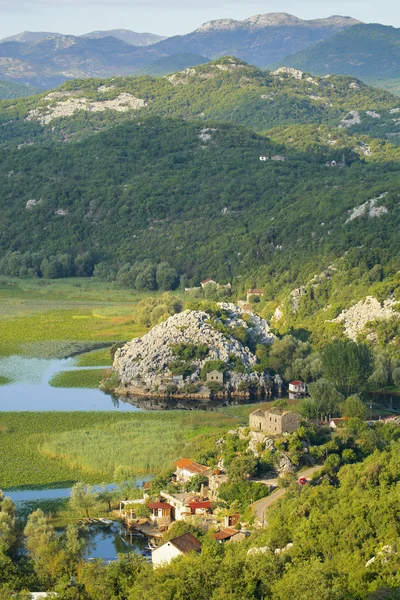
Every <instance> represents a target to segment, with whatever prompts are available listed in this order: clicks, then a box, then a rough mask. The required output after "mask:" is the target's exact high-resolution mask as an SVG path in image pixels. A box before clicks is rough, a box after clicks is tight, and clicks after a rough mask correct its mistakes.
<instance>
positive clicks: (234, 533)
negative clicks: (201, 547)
mask: <svg viewBox="0 0 400 600" xmlns="http://www.w3.org/2000/svg"><path fill="white" fill-rule="evenodd" d="M213 538H214V539H215V540H217V542H219V543H220V544H224V543H225V542H241V541H242V540H244V539H246V534H245V533H243V532H242V531H238V530H237V529H233V528H232V527H227V528H226V529H221V531H218V532H217V533H213Z"/></svg>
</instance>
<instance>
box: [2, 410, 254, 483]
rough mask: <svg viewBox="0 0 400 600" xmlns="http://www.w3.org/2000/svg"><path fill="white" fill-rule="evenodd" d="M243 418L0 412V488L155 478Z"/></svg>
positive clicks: (244, 419) (204, 414) (184, 414)
mask: <svg viewBox="0 0 400 600" xmlns="http://www.w3.org/2000/svg"><path fill="white" fill-rule="evenodd" d="M251 410H254V408H253V407H247V415H248V413H249V412H250V411H251ZM247 415H246V416H243V417H242V416H239V417H236V416H230V415H229V414H225V413H224V411H223V410H222V411H220V412H210V413H208V412H191V411H176V412H170V411H169V412H154V413H151V412H149V413H138V412H136V413H117V412H69V413H68V412H20V413H12V412H3V413H2V412H0V456H1V461H0V482H1V485H2V487H3V488H5V489H7V488H23V487H26V488H34V487H42V488H43V487H53V488H60V487H70V486H71V485H72V484H73V483H75V482H76V481H84V482H85V483H92V484H94V483H103V482H112V481H113V480H114V475H115V473H116V472H117V471H118V467H122V469H123V470H124V471H129V472H130V473H131V474H132V476H135V475H140V474H147V473H148V474H153V473H154V474H156V473H159V472H161V471H163V470H165V468H166V467H168V465H171V466H172V464H173V462H174V460H176V459H178V458H179V457H180V456H183V455H185V454H186V455H189V456H190V455H194V454H195V452H196V448H197V444H196V438H198V436H200V435H202V436H206V437H207V439H211V438H212V436H213V435H214V434H215V435H220V434H221V433H222V432H223V431H227V430H229V429H232V428H233V427H235V426H236V425H237V424H238V423H244V422H247V418H248V417H247ZM119 471H121V469H119Z"/></svg>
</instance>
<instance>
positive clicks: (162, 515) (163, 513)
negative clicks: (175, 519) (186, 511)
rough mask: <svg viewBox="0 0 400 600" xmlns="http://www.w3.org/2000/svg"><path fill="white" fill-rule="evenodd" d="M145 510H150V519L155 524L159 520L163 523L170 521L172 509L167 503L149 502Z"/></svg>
mask: <svg viewBox="0 0 400 600" xmlns="http://www.w3.org/2000/svg"><path fill="white" fill-rule="evenodd" d="M147 508H148V509H149V510H150V512H151V515H150V519H151V521H153V523H157V521H158V520H159V519H163V520H164V521H165V522H167V521H171V520H172V511H173V507H172V506H171V505H170V504H168V502H149V504H147Z"/></svg>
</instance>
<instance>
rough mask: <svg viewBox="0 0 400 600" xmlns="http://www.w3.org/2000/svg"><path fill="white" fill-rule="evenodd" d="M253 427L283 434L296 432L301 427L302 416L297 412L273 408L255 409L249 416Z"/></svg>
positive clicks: (266, 431) (274, 433) (275, 433)
mask: <svg viewBox="0 0 400 600" xmlns="http://www.w3.org/2000/svg"><path fill="white" fill-rule="evenodd" d="M249 422H250V427H251V429H255V430H257V431H263V432H265V433H271V434H272V435H282V434H283V433H294V432H295V431H297V429H298V428H299V427H300V423H301V417H300V415H298V414H297V413H295V412H291V411H288V410H280V409H278V408H271V410H260V409H258V410H255V411H254V412H252V413H251V414H250V417H249Z"/></svg>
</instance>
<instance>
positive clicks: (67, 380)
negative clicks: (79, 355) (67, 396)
mask: <svg viewBox="0 0 400 600" xmlns="http://www.w3.org/2000/svg"><path fill="white" fill-rule="evenodd" d="M104 373H105V372H104V369H81V370H79V371H60V373H56V375H54V376H53V377H52V379H51V380H50V385H51V386H52V387H57V388H98V387H99V384H100V382H101V380H102V379H103V377H104Z"/></svg>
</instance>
